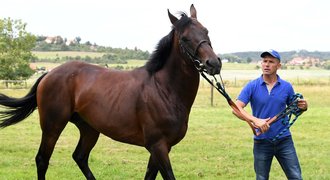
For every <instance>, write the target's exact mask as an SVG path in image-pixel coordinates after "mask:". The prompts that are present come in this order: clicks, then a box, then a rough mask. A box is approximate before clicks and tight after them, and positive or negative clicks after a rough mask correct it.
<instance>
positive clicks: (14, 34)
mask: <svg viewBox="0 0 330 180" xmlns="http://www.w3.org/2000/svg"><path fill="white" fill-rule="evenodd" d="M25 27H26V24H25V23H23V22H22V21H21V20H12V19H10V18H4V19H0V79H5V80H21V79H27V78H29V77H30V76H31V75H32V74H33V73H34V71H33V70H32V69H31V68H30V66H29V62H30V60H32V58H33V55H32V52H31V50H32V48H33V47H34V46H35V43H36V37H35V36H34V35H32V34H30V33H28V32H26V30H25Z"/></svg>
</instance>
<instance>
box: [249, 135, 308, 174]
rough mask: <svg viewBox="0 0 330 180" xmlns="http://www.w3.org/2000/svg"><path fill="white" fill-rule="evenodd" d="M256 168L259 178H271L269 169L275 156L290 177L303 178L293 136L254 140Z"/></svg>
mask: <svg viewBox="0 0 330 180" xmlns="http://www.w3.org/2000/svg"><path fill="white" fill-rule="evenodd" d="M253 154H254V170H255V173H256V179H257V180H265V179H269V171H270V167H271V164H272V160H273V157H274V156H275V157H276V159H277V161H278V162H279V163H280V165H281V167H282V169H283V171H284V173H285V175H286V177H287V178H288V179H302V177H301V169H300V165H299V160H298V157H297V153H296V150H295V147H294V143H293V140H292V137H291V136H287V137H284V138H281V139H279V140H276V141H274V142H273V141H271V140H268V139H264V140H254V147H253Z"/></svg>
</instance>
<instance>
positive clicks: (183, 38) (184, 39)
mask: <svg viewBox="0 0 330 180" xmlns="http://www.w3.org/2000/svg"><path fill="white" fill-rule="evenodd" d="M181 40H182V41H183V42H188V41H189V39H187V38H186V37H182V38H181Z"/></svg>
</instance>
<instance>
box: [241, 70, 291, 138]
mask: <svg viewBox="0 0 330 180" xmlns="http://www.w3.org/2000/svg"><path fill="white" fill-rule="evenodd" d="M294 94H295V93H294V90H293V87H292V85H291V84H290V83H289V82H287V81H285V80H283V79H281V78H280V77H279V76H278V75H277V82H276V84H275V85H274V87H273V88H272V90H271V91H270V92H268V89H267V86H266V83H265V81H264V80H263V78H262V75H261V76H260V77H259V78H257V79H255V80H252V81H250V82H249V83H248V84H247V85H246V86H245V87H244V88H243V90H242V91H241V93H240V94H239V96H238V98H237V99H238V100H240V101H242V102H244V103H245V104H246V105H247V104H248V103H250V105H251V109H252V114H253V116H255V117H257V118H261V119H265V118H269V117H270V118H272V117H274V116H275V115H277V114H278V113H279V112H281V111H283V110H284V109H285V108H286V106H287V105H289V104H290V99H291V97H292V96H293V95H294ZM285 118H288V117H285ZM283 128H284V125H283V124H282V119H280V120H278V121H276V122H274V123H273V124H272V125H271V126H270V128H269V130H268V131H267V132H266V133H263V134H261V135H259V136H254V139H266V138H267V139H269V138H270V139H272V138H274V137H275V136H276V135H278V134H279V133H280V132H281V131H282V129H283ZM289 135H291V133H290V131H289V130H287V131H286V132H285V133H283V134H282V135H281V136H280V137H279V138H282V137H286V136H289Z"/></svg>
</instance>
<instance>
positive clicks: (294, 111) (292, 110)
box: [271, 93, 304, 141]
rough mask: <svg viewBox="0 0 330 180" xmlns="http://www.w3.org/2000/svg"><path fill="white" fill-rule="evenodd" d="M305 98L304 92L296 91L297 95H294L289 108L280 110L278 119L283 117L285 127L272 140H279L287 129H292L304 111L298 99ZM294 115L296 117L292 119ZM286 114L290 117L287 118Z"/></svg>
mask: <svg viewBox="0 0 330 180" xmlns="http://www.w3.org/2000/svg"><path fill="white" fill-rule="evenodd" d="M303 98H304V97H303V95H302V94H300V93H296V94H295V95H293V96H292V98H291V103H290V105H289V106H288V107H287V108H285V109H284V110H283V111H282V112H280V113H279V114H278V115H276V117H277V118H276V119H277V120H278V119H282V124H283V126H284V127H283V128H282V130H281V132H280V133H279V134H277V135H276V136H275V137H274V138H273V139H271V140H272V141H276V140H278V139H279V137H280V136H281V135H282V134H284V133H285V132H286V131H287V130H289V129H290V127H291V126H292V125H293V123H295V122H296V120H297V119H298V117H299V116H300V115H301V114H302V113H303V111H302V110H301V109H299V108H298V100H299V99H303ZM292 115H294V118H293V119H292V121H291V117H292ZM286 116H287V117H288V118H286Z"/></svg>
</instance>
